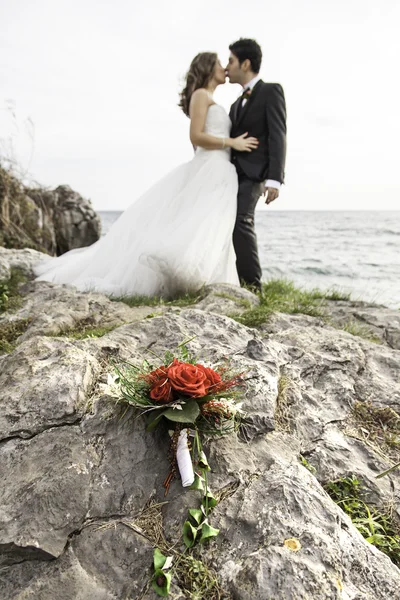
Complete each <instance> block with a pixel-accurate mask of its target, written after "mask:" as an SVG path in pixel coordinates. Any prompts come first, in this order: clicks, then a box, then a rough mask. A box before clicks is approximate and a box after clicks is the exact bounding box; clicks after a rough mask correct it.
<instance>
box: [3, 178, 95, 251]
mask: <svg viewBox="0 0 400 600" xmlns="http://www.w3.org/2000/svg"><path fill="white" fill-rule="evenodd" d="M0 216H1V219H0V245H1V246H5V247H7V248H25V247H30V248H34V249H36V250H40V251H44V252H47V253H49V254H51V255H57V256H58V255H60V254H63V253H64V252H67V251H68V250H72V249H73V248H80V247H84V246H90V245H91V244H93V243H94V242H96V241H97V240H98V239H99V238H100V233H101V221H100V217H99V216H98V215H97V214H96V213H95V211H94V210H93V207H92V204H91V202H90V200H87V199H85V198H83V197H82V196H80V195H79V194H78V193H77V192H75V191H73V190H72V189H71V188H70V187H69V186H67V185H61V186H58V187H57V188H56V189H55V190H53V191H51V190H47V189H44V188H41V187H38V188H28V187H26V186H24V185H23V184H22V183H21V182H20V181H19V180H18V179H17V177H15V176H14V175H12V174H11V173H10V172H8V171H6V170H4V169H2V168H1V167H0Z"/></svg>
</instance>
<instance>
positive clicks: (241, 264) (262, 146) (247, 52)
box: [226, 38, 286, 291]
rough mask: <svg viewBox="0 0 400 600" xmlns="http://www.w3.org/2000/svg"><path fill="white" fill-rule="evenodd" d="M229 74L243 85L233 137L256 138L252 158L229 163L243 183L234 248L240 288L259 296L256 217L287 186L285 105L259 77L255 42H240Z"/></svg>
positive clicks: (235, 155)
mask: <svg viewBox="0 0 400 600" xmlns="http://www.w3.org/2000/svg"><path fill="white" fill-rule="evenodd" d="M229 50H230V51H231V52H230V56H229V62H228V65H227V67H226V74H227V75H228V77H229V81H230V83H240V85H241V86H242V87H243V93H242V94H241V96H239V98H238V99H237V100H236V102H235V103H234V104H232V106H231V110H230V113H229V116H230V118H231V121H232V131H231V136H232V137H237V136H239V135H242V134H244V133H246V132H247V133H248V135H249V136H253V137H256V138H258V141H259V145H258V148H257V149H256V150H253V151H252V152H238V151H236V150H232V154H231V160H232V162H233V164H234V165H235V167H236V171H237V174H238V178H239V192H238V206H237V217H236V224H235V229H234V232H233V245H234V247H235V252H236V268H237V271H238V275H239V279H240V281H241V282H244V283H246V284H247V285H250V286H251V287H253V288H255V290H256V291H261V266H260V261H259V258H258V249H257V237H256V234H255V231H254V211H255V208H256V204H257V201H258V199H259V197H260V196H261V195H262V194H264V193H265V194H266V204H270V202H272V201H273V200H275V199H276V198H277V197H278V196H279V188H280V186H281V183H283V181H284V168H285V156H286V105H285V97H284V94H283V89H282V87H281V86H280V85H279V84H278V83H264V82H263V81H262V79H261V78H260V77H259V75H258V73H259V71H260V67H261V59H262V52H261V48H260V46H259V45H258V44H257V42H256V41H255V40H250V39H243V38H241V39H240V40H238V41H237V42H234V43H233V44H231V45H230V46H229Z"/></svg>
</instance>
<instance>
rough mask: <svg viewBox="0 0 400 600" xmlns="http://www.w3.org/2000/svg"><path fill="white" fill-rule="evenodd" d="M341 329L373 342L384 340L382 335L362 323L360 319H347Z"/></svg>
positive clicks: (378, 342) (379, 342)
mask: <svg viewBox="0 0 400 600" xmlns="http://www.w3.org/2000/svg"><path fill="white" fill-rule="evenodd" d="M339 329H343V331H347V333H351V335H355V336H357V337H361V338H363V339H365V340H368V341H369V342H372V343H373V344H382V340H381V338H380V337H378V336H377V335H375V334H374V332H373V331H371V329H370V328H369V327H367V326H366V325H362V324H360V323H359V322H358V321H354V320H351V321H347V322H346V323H344V324H342V325H340V327H339Z"/></svg>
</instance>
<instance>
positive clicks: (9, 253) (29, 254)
mask: <svg viewBox="0 0 400 600" xmlns="http://www.w3.org/2000/svg"><path fill="white" fill-rule="evenodd" d="M44 258H48V257H47V254H43V252H38V251H37V250H31V249H30V248H23V249H22V250H8V249H7V248H2V247H1V246H0V280H2V279H8V278H9V277H10V274H11V269H19V270H20V271H22V272H23V273H25V274H26V275H27V276H28V277H33V271H32V267H33V265H35V264H36V263H37V262H39V261H41V260H43V259H44Z"/></svg>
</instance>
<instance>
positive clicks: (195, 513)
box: [188, 508, 204, 525]
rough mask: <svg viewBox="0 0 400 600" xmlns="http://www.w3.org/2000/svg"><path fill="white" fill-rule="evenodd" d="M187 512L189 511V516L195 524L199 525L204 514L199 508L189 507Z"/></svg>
mask: <svg viewBox="0 0 400 600" xmlns="http://www.w3.org/2000/svg"><path fill="white" fill-rule="evenodd" d="M188 513H189V515H190V517H191V518H192V519H193V520H194V522H195V523H196V525H200V523H201V522H202V520H203V518H204V514H203V512H202V511H201V510H200V508H189V510H188Z"/></svg>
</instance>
